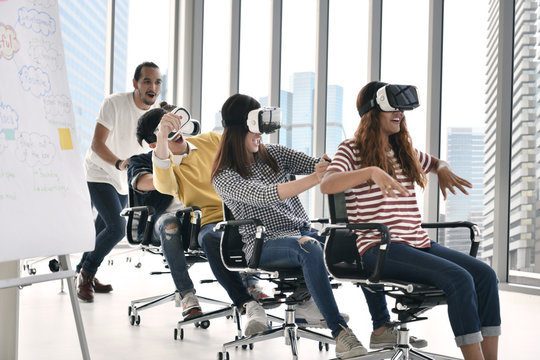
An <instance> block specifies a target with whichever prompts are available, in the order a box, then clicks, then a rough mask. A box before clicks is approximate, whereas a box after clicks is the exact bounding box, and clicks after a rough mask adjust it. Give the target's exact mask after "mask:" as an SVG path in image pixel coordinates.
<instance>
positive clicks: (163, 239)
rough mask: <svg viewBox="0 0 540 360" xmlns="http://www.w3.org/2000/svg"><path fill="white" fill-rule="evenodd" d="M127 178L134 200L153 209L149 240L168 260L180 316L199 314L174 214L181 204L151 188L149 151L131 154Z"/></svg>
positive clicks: (141, 226)
mask: <svg viewBox="0 0 540 360" xmlns="http://www.w3.org/2000/svg"><path fill="white" fill-rule="evenodd" d="M139 143H141V141H140V140H139ZM141 145H142V144H141ZM150 146H151V147H153V146H155V144H150ZM128 182H129V186H130V187H132V188H133V190H134V193H135V196H136V198H137V204H138V205H143V206H152V207H153V208H154V209H155V211H156V212H155V214H154V216H153V230H152V238H153V242H158V243H160V244H161V247H162V251H163V256H164V257H165V259H166V260H167V263H168V264H169V269H170V270H171V276H172V278H173V281H174V284H175V286H176V290H177V291H178V293H179V294H180V297H181V299H182V301H181V302H182V316H183V317H184V319H185V320H187V319H190V318H192V317H195V316H199V315H202V311H201V307H200V305H199V301H198V299H197V296H196V295H195V287H194V286H193V282H192V281H191V278H190V276H189V273H188V269H187V264H186V258H185V255H184V245H183V240H182V231H181V229H182V221H181V220H180V219H178V218H177V217H176V212H177V211H178V210H180V209H182V208H183V205H182V203H181V202H180V201H179V200H178V199H177V198H174V197H172V196H170V195H165V194H161V193H160V192H158V191H156V189H155V188H154V184H153V175H152V154H151V153H147V154H140V155H135V156H132V157H131V159H130V162H129V166H128ZM145 226H146V222H142V223H140V224H139V226H138V229H137V231H138V236H142V235H143V233H144V227H145Z"/></svg>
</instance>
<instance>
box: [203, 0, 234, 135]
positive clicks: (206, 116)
mask: <svg viewBox="0 0 540 360" xmlns="http://www.w3.org/2000/svg"><path fill="white" fill-rule="evenodd" d="M230 44H231V2H230V1H229V0H205V2H204V30H203V74H202V76H203V79H202V110H201V128H202V131H203V132H206V131H219V132H221V131H222V127H221V106H222V105H223V103H224V102H225V100H227V97H228V96H229V73H230V68H229V63H230V56H231V49H230V48H231V45H230Z"/></svg>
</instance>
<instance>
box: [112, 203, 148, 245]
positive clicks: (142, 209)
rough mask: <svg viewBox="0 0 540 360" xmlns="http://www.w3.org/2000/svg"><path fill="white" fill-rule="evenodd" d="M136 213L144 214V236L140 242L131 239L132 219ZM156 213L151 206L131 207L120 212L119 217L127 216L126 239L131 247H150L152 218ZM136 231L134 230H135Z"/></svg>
mask: <svg viewBox="0 0 540 360" xmlns="http://www.w3.org/2000/svg"><path fill="white" fill-rule="evenodd" d="M136 213H141V214H146V215H147V216H146V224H145V226H144V234H143V239H142V242H138V241H135V240H134V239H133V236H132V233H131V230H132V225H133V218H134V216H135V214H136ZM155 213H156V210H155V209H154V208H153V207H152V206H133V207H128V208H125V209H123V210H122V211H121V212H120V215H121V216H127V218H128V220H127V231H126V238H127V240H128V242H129V243H130V244H131V245H150V243H151V235H152V233H151V231H150V230H151V229H152V216H153V215H154V214H155ZM135 230H136V229H135Z"/></svg>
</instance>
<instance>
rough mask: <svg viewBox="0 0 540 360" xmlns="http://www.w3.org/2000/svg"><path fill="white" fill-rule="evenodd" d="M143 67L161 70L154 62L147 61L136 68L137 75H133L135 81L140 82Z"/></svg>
mask: <svg viewBox="0 0 540 360" xmlns="http://www.w3.org/2000/svg"><path fill="white" fill-rule="evenodd" d="M143 67H151V68H154V69H159V66H157V65H156V64H154V63H153V62H151V61H145V62H143V63H141V64H139V65H137V67H136V68H135V74H134V75H133V78H134V79H135V81H139V78H140V77H141V72H142V68H143Z"/></svg>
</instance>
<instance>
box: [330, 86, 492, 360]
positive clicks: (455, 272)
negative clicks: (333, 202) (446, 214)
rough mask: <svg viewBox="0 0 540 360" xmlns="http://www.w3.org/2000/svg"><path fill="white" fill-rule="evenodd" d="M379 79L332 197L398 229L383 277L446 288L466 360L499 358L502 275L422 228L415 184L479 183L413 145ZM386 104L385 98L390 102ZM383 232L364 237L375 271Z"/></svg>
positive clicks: (340, 157)
mask: <svg viewBox="0 0 540 360" xmlns="http://www.w3.org/2000/svg"><path fill="white" fill-rule="evenodd" d="M385 85H387V84H385V83H381V82H376V81H374V82H371V83H369V84H367V85H366V86H364V88H363V89H362V90H360V93H359V94H358V98H357V103H356V105H357V109H358V111H359V114H360V117H361V120H360V123H359V125H358V128H357V130H356V133H355V136H354V138H353V139H347V140H345V141H343V142H342V143H341V144H340V146H339V147H338V150H337V152H336V155H335V157H334V159H333V160H332V164H331V165H330V166H329V168H328V171H327V173H326V174H325V175H324V178H323V180H322V182H321V191H322V192H323V193H325V194H335V193H339V192H345V196H346V202H347V214H348V217H349V221H350V222H351V223H354V222H357V223H358V222H378V223H384V224H386V225H387V226H388V228H389V229H390V232H391V234H392V235H391V241H392V244H391V246H390V251H388V253H387V258H386V262H385V266H384V271H383V276H384V277H388V278H394V279H399V280H404V281H414V282H419V283H427V284H432V285H435V286H437V287H439V288H441V289H442V290H443V291H444V292H445V294H446V298H447V304H448V316H449V319H450V324H451V326H452V330H453V332H454V335H455V340H456V344H457V345H458V346H459V347H460V348H461V351H462V353H463V356H464V357H465V359H486V360H487V359H496V358H497V348H498V338H499V335H500V325H501V318H500V309H499V294H498V288H497V277H496V274H495V272H494V271H493V269H491V268H490V267H489V266H488V265H487V264H485V263H483V262H481V261H480V260H477V259H476V258H473V257H471V256H468V255H465V254H463V253H460V252H458V251H455V250H452V249H449V248H446V247H444V246H442V245H439V244H437V243H436V242H433V241H430V239H429V237H428V234H427V233H426V232H425V230H423V229H422V228H421V218H420V211H419V209H418V204H417V201H416V197H415V190H414V184H415V183H416V184H418V185H419V186H420V187H422V188H423V187H424V186H425V185H426V182H427V178H426V173H428V172H430V171H432V172H434V173H435V174H437V176H438V180H439V185H440V187H441V191H442V193H443V196H444V198H445V199H446V192H447V191H450V192H451V193H453V194H455V193H456V190H455V189H454V188H455V187H457V188H458V189H459V190H460V191H461V192H463V193H464V194H468V193H467V191H466V190H465V187H472V185H471V184H470V183H469V182H468V181H466V180H464V179H462V178H460V177H459V176H457V175H455V174H454V173H453V172H452V171H451V170H450V167H449V165H448V163H446V162H444V161H441V160H439V159H437V158H435V157H433V156H431V155H429V154H425V153H422V152H420V151H418V150H416V149H414V148H413V146H412V140H411V137H410V135H409V132H408V131H407V125H406V121H405V115H404V113H403V112H402V111H399V110H394V111H382V110H381V108H380V106H379V105H378V101H379V100H378V97H377V95H376V94H377V91H378V90H379V89H381V88H382V87H383V86H385ZM383 100H384V99H383ZM379 241H380V235H378V234H375V233H373V232H370V231H368V232H362V233H358V239H357V246H358V250H359V253H360V255H361V257H362V260H363V264H364V265H365V266H366V267H367V268H368V269H370V270H373V269H374V267H375V263H376V258H377V253H378V251H377V249H378V247H377V246H376V245H377V244H378V243H379Z"/></svg>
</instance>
